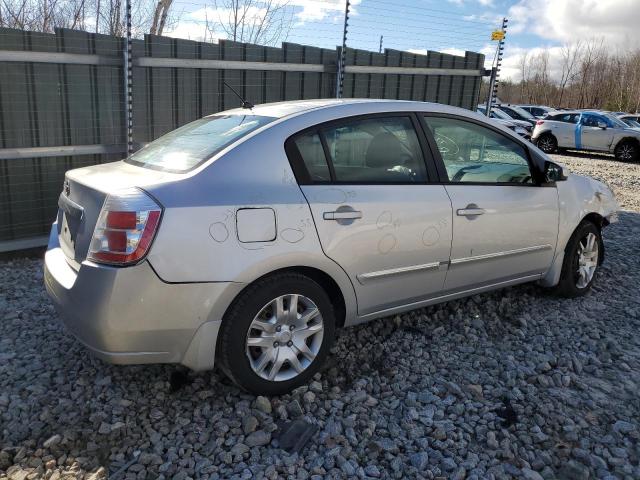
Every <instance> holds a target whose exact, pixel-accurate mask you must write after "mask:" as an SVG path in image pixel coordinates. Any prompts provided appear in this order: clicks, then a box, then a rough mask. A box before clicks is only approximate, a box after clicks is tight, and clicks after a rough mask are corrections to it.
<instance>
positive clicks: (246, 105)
mask: <svg viewBox="0 0 640 480" xmlns="http://www.w3.org/2000/svg"><path fill="white" fill-rule="evenodd" d="M222 83H224V85H225V87H227V88H229V90H231V91H232V92H233V93H234V94H235V95H236V97H238V98H239V99H240V101H241V102H242V108H248V109H252V108H253V103H251V102H249V101H247V100H245V99H244V98H242V95H240V94H239V93H238V92H236V91H235V90H234V89H233V87H232V86H231V85H229V84H228V83H227V82H225V81H224V80H223V81H222Z"/></svg>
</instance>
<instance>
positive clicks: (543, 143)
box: [538, 136, 554, 153]
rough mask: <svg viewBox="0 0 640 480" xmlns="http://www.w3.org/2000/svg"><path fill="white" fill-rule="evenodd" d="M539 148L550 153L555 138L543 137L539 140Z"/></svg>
mask: <svg viewBox="0 0 640 480" xmlns="http://www.w3.org/2000/svg"><path fill="white" fill-rule="evenodd" d="M538 148H539V149H540V150H542V151H543V152H545V153H549V152H552V151H553V148H554V145H553V139H552V138H551V137H549V136H545V137H542V138H541V139H540V140H538Z"/></svg>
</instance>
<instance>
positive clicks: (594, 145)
mask: <svg viewBox="0 0 640 480" xmlns="http://www.w3.org/2000/svg"><path fill="white" fill-rule="evenodd" d="M611 127H612V125H610V124H609V122H608V121H607V120H606V119H605V118H604V117H601V116H599V115H595V114H593V113H584V114H582V118H581V120H580V137H581V142H582V148H584V149H585V150H600V151H604V152H608V151H609V148H610V147H611V142H613V130H612V129H611Z"/></svg>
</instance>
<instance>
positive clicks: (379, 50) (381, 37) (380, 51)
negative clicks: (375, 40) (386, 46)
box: [378, 35, 384, 53]
mask: <svg viewBox="0 0 640 480" xmlns="http://www.w3.org/2000/svg"><path fill="white" fill-rule="evenodd" d="M383 38H384V36H382V35H380V48H378V53H382V39H383Z"/></svg>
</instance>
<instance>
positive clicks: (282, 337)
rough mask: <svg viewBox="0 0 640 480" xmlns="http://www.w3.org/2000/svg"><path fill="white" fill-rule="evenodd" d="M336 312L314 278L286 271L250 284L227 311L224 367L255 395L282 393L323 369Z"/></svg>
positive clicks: (222, 353)
mask: <svg viewBox="0 0 640 480" xmlns="http://www.w3.org/2000/svg"><path fill="white" fill-rule="evenodd" d="M334 328H335V316H334V312H333V306H332V305H331V301H330V300H329V297H328V296H327V293H326V292H325V291H324V289H323V288H322V287H321V286H320V285H318V284H317V283H316V282H315V281H313V280H312V279H311V278H309V277H307V276H305V275H301V274H297V273H281V274H276V275H272V276H269V277H266V278H264V279H262V280H258V281H257V282H255V283H254V284H252V285H250V286H249V287H247V288H246V289H245V290H244V291H243V292H242V293H241V294H240V295H239V297H238V298H237V299H236V300H235V301H234V303H233V304H232V305H231V307H230V308H229V310H228V311H227V313H226V314H225V316H224V319H223V322H222V326H221V330H220V337H219V340H218V348H217V349H216V350H217V354H218V360H219V365H220V366H221V367H222V370H223V371H224V372H225V373H226V374H227V375H228V376H229V377H230V378H231V379H232V380H233V381H234V382H235V383H236V384H237V385H238V386H239V387H241V388H243V389H245V390H247V391H248V392H251V393H253V394H256V395H281V394H284V393H287V392H290V391H291V390H293V389H294V388H296V387H299V386H300V385H303V384H304V383H306V382H307V381H308V380H309V379H310V378H311V377H312V375H313V374H314V373H316V372H317V371H318V369H319V368H320V366H321V365H322V363H323V362H324V359H325V358H326V356H327V354H328V352H329V349H330V348H331V345H332V343H333V337H334Z"/></svg>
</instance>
